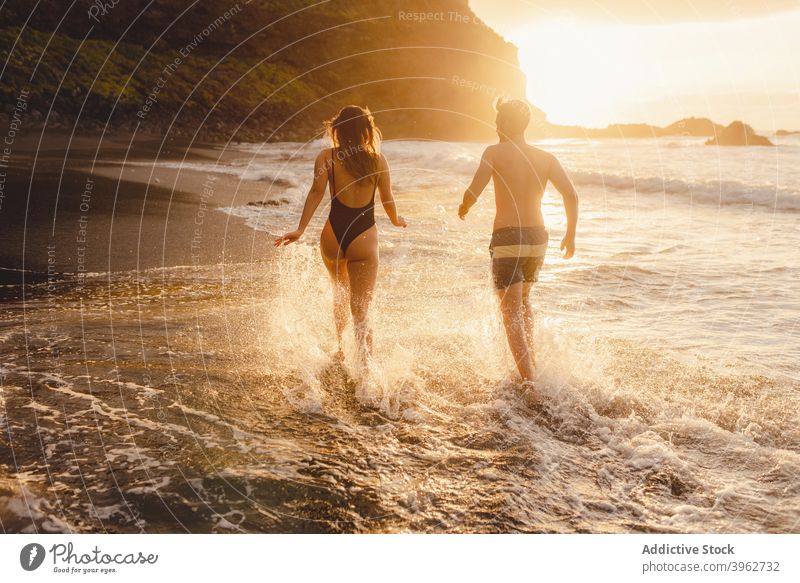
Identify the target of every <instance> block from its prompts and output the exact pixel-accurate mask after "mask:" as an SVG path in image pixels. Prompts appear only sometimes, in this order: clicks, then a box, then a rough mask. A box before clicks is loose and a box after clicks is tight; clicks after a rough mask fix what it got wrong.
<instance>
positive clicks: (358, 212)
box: [328, 156, 378, 255]
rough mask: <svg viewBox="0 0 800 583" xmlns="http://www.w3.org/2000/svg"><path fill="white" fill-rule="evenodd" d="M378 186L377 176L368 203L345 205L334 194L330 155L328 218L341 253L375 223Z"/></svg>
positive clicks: (334, 186) (334, 184)
mask: <svg viewBox="0 0 800 583" xmlns="http://www.w3.org/2000/svg"><path fill="white" fill-rule="evenodd" d="M377 187H378V178H377V177H376V178H375V185H374V186H373V187H372V198H371V199H370V201H369V203H367V204H366V205H365V206H361V207H352V206H347V205H346V204H344V203H342V202H341V201H340V200H339V198H338V197H337V196H336V177H335V175H334V171H333V157H332V156H331V212H330V214H329V215H328V220H329V221H330V223H331V228H332V229H333V234H334V236H335V237H336V241H338V243H339V249H341V250H342V255H344V254H345V253H346V252H347V248H348V247H349V246H350V243H352V242H353V241H354V240H355V239H356V237H358V236H359V235H360V234H362V233H363V232H364V231H366V230H367V229H369V228H370V227H371V226H372V225H374V224H375V190H376V189H377Z"/></svg>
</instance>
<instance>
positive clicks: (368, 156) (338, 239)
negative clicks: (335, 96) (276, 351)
mask: <svg viewBox="0 0 800 583" xmlns="http://www.w3.org/2000/svg"><path fill="white" fill-rule="evenodd" d="M325 128H326V130H327V134H328V136H329V138H330V140H331V143H332V144H333V147H332V148H326V149H325V150H323V151H322V152H320V153H319V155H318V156H317V159H316V162H315V163H314V181H313V183H312V185H311V189H310V190H309V192H308V197H307V198H306V202H305V205H304V207H303V214H302V215H301V217H300V226H299V227H298V228H297V230H296V231H292V232H290V233H286V234H285V235H284V236H283V237H280V238H278V239H276V240H275V246H276V247H280V246H282V245H288V244H289V243H294V242H295V241H298V240H299V239H300V237H302V236H303V233H304V232H305V230H306V227H307V226H308V223H309V222H310V221H311V217H312V216H314V212H315V211H316V210H317V207H318V206H319V203H320V202H321V201H322V197H323V196H324V195H325V186H326V185H328V184H329V185H330V192H331V208H330V214H329V215H328V220H327V222H326V223H325V227H324V228H323V229H322V234H321V235H320V242H319V243H320V250H321V252H322V260H323V261H324V262H325V267H326V268H327V269H328V272H329V273H330V276H331V279H332V282H333V286H334V292H333V319H334V322H335V323H336V338H337V341H338V346H339V349H338V352H337V353H336V357H337V359H339V360H342V359H343V358H344V354H343V352H342V332H343V330H344V328H345V326H346V325H347V310H348V304H349V309H350V313H351V314H352V316H353V328H354V330H355V336H356V343H357V345H358V349H359V355H360V357H361V360H362V363H363V364H366V362H367V359H368V357H369V356H370V355H371V354H372V330H371V328H370V325H369V321H368V311H369V305H370V302H371V300H372V291H373V289H374V287H375V280H376V277H377V274H378V229H377V227H376V225H375V213H374V209H375V191H376V190H378V191H379V192H380V197H381V203H382V204H383V208H384V210H385V211H386V214H387V215H388V217H389V220H390V221H391V222H392V224H393V225H394V226H396V227H403V228H405V227H406V221H405V219H403V217H401V216H399V215H398V214H397V209H396V208H395V204H394V197H393V196H392V185H391V181H390V178H389V164H388V163H387V162H386V158H385V157H384V155H383V154H381V153H380V151H379V148H380V139H381V133H380V130H378V128H377V127H376V126H375V122H374V120H373V119H372V114H371V113H370V111H369V109H366V108H362V107H358V106H357V105H348V106H347V107H344V108H342V110H341V111H340V112H339V113H338V114H336V116H334V117H333V119H331V120H328V121H327V122H325Z"/></svg>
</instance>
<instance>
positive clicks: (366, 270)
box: [347, 226, 378, 362]
mask: <svg viewBox="0 0 800 583" xmlns="http://www.w3.org/2000/svg"><path fill="white" fill-rule="evenodd" d="M347 274H348V277H349V281H350V312H351V313H352V315H353V328H354V329H355V334H356V342H357V343H358V347H359V352H360V356H361V358H362V361H363V362H366V360H367V358H368V357H369V356H370V355H371V354H372V346H373V340H372V328H371V326H370V323H369V306H370V303H371V302H372V296H373V291H374V290H375V281H376V280H377V278H378V230H377V228H376V227H374V226H373V227H370V228H369V229H367V230H366V231H364V233H362V234H361V235H359V236H358V237H357V238H356V239H355V240H354V241H353V242H352V243H350V246H349V247H348V248H347Z"/></svg>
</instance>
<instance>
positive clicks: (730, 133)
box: [706, 121, 775, 146]
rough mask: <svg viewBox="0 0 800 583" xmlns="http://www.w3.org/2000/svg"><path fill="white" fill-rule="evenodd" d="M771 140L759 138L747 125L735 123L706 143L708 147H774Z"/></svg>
mask: <svg viewBox="0 0 800 583" xmlns="http://www.w3.org/2000/svg"><path fill="white" fill-rule="evenodd" d="M774 145H775V144H773V143H772V142H770V141H769V139H767V138H765V137H764V136H759V135H758V134H757V133H756V131H755V130H754V129H753V128H752V127H750V126H749V125H747V124H746V123H743V122H740V121H735V122H733V123H731V124H730V125H729V126H728V127H726V128H725V129H724V130H722V132H721V133H719V134H718V135H717V136H716V137H714V138H711V139H710V140H708V141H707V142H706V146H774Z"/></svg>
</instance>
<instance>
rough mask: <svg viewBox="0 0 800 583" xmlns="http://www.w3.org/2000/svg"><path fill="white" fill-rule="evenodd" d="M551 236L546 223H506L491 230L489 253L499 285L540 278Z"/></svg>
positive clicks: (497, 287)
mask: <svg viewBox="0 0 800 583" xmlns="http://www.w3.org/2000/svg"><path fill="white" fill-rule="evenodd" d="M548 239H549V236H548V234H547V229H545V227H544V225H541V226H538V227H505V228H503V229H497V230H496V231H495V232H494V233H492V242H491V244H490V245H489V254H490V256H491V258H492V279H493V280H494V286H495V288H496V289H505V288H507V287H508V286H510V285H512V284H515V283H519V282H521V281H522V282H528V283H533V282H535V281H537V280H538V279H539V269H541V267H542V263H544V255H545V253H546V251H547V241H548Z"/></svg>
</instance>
